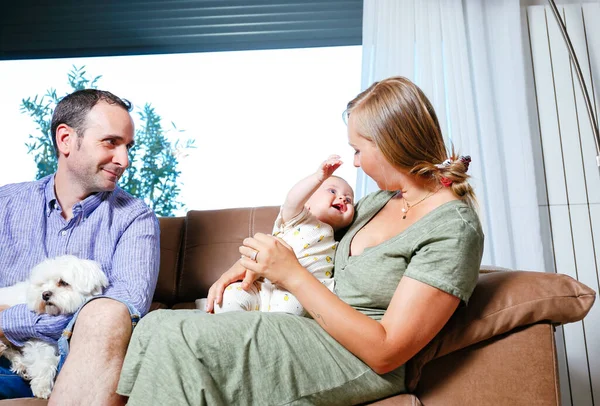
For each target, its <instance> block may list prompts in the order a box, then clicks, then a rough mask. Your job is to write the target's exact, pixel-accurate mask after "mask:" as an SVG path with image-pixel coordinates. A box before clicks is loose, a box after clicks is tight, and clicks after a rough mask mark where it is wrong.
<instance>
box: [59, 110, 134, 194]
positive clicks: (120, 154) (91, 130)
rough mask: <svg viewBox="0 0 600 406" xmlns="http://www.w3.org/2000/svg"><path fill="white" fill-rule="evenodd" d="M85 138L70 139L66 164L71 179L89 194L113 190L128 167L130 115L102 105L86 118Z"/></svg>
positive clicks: (131, 131) (131, 141) (132, 129)
mask: <svg viewBox="0 0 600 406" xmlns="http://www.w3.org/2000/svg"><path fill="white" fill-rule="evenodd" d="M85 127H86V129H85V132H84V134H83V137H80V136H79V135H80V134H78V135H77V136H76V137H75V139H73V140H71V148H70V150H69V154H68V156H67V157H66V164H67V168H68V171H69V173H70V177H71V179H73V180H74V181H76V182H77V183H78V185H79V186H80V187H81V188H82V190H83V191H85V192H86V194H91V193H96V192H106V191H112V190H114V189H115V187H116V185H117V181H118V180H119V178H120V177H121V175H122V174H123V172H124V171H125V169H126V168H127V166H129V157H128V151H129V148H131V147H132V146H133V142H134V140H133V138H134V127H133V121H132V120H131V116H130V115H129V112H127V111H126V110H125V109H123V108H122V107H120V106H118V105H112V104H108V103H106V102H102V101H101V102H99V103H98V104H96V105H95V106H94V107H93V108H92V110H90V112H89V113H88V115H87V119H86V125H85Z"/></svg>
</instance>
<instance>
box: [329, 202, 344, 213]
mask: <svg viewBox="0 0 600 406" xmlns="http://www.w3.org/2000/svg"><path fill="white" fill-rule="evenodd" d="M331 207H333V208H334V209H336V210H338V211H341V212H342V213H343V212H345V211H346V206H345V205H343V204H340V203H336V204H332V205H331Z"/></svg>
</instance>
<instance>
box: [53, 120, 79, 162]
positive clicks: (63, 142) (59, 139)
mask: <svg viewBox="0 0 600 406" xmlns="http://www.w3.org/2000/svg"><path fill="white" fill-rule="evenodd" d="M76 138H77V133H76V132H75V129H73V128H72V127H70V126H68V125H66V124H60V125H59V126H58V127H56V146H57V147H58V151H59V152H60V153H62V154H63V155H64V156H69V154H70V153H71V151H72V150H73V149H75V148H76V141H75V140H76Z"/></svg>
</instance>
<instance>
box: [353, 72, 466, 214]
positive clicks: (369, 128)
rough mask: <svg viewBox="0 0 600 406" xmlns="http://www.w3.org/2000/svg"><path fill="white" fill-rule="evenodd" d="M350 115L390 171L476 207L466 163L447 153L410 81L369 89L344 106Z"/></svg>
mask: <svg viewBox="0 0 600 406" xmlns="http://www.w3.org/2000/svg"><path fill="white" fill-rule="evenodd" d="M350 115H352V116H353V117H354V118H353V121H354V122H355V123H356V126H357V128H356V130H357V131H358V133H359V134H360V135H361V136H362V137H364V138H366V139H368V140H371V141H373V142H374V143H375V145H376V146H377V148H378V149H379V150H380V151H381V153H382V154H383V156H384V157H385V159H386V160H387V161H388V162H390V163H391V164H392V165H394V166H395V167H397V168H400V169H404V170H407V171H408V172H409V173H411V174H413V175H415V176H419V177H421V178H423V179H425V180H433V181H435V182H436V183H439V184H446V185H449V186H448V187H450V188H451V189H452V192H453V193H454V195H455V196H457V197H458V198H460V199H463V200H465V201H467V202H468V203H469V204H471V205H474V204H475V203H476V200H475V193H474V192H473V188H472V187H471V185H469V182H468V180H467V179H468V178H469V175H467V173H466V172H467V169H468V167H469V164H468V161H467V160H465V159H460V157H459V156H458V155H457V154H456V153H455V152H454V148H452V149H451V151H448V150H447V149H446V146H445V144H444V138H443V137H442V131H441V128H440V124H439V122H438V119H437V116H436V114H435V111H434V110H433V106H432V105H431V102H430V101H429V99H427V96H425V94H424V93H423V91H422V90H421V89H419V87H417V86H416V85H415V84H414V83H412V82H411V81H410V80H408V79H406V78H404V77H400V76H396V77H391V78H388V79H385V80H382V81H380V82H375V83H373V84H372V85H371V86H370V87H369V88H368V89H366V90H365V91H363V92H362V93H360V94H359V95H358V96H356V97H355V98H354V99H353V100H352V101H350V102H349V103H348V107H347V109H346V116H347V117H350ZM448 158H449V161H448ZM450 183H451V185H450Z"/></svg>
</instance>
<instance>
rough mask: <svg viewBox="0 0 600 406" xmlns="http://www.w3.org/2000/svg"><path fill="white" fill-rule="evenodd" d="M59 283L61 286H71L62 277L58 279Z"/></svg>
mask: <svg viewBox="0 0 600 406" xmlns="http://www.w3.org/2000/svg"><path fill="white" fill-rule="evenodd" d="M57 285H58V286H60V287H63V288H64V287H66V286H69V284H68V283H67V282H65V281H63V280H62V279H60V280H59V281H58V283H57Z"/></svg>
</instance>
